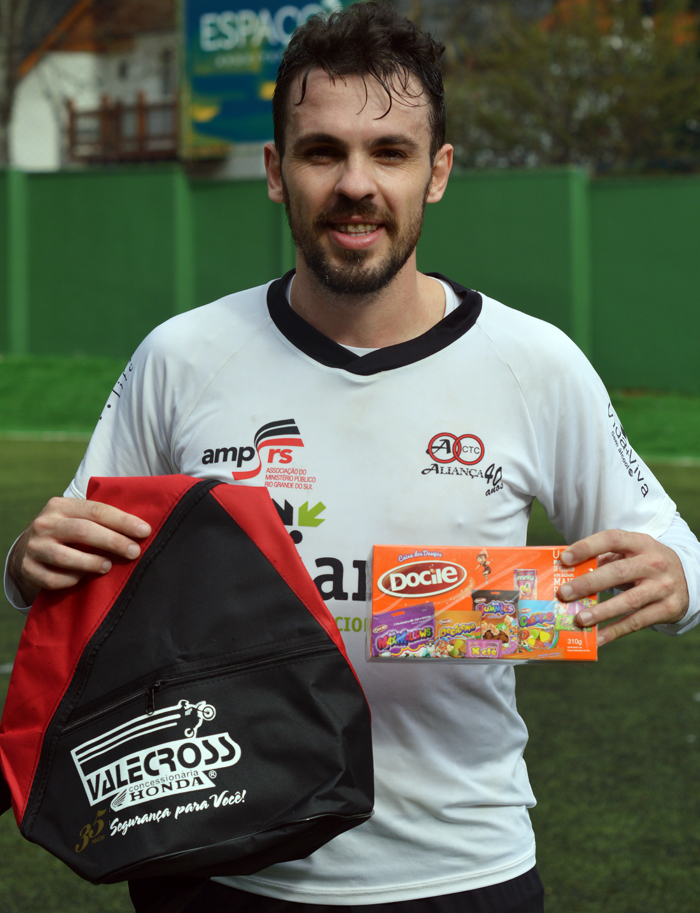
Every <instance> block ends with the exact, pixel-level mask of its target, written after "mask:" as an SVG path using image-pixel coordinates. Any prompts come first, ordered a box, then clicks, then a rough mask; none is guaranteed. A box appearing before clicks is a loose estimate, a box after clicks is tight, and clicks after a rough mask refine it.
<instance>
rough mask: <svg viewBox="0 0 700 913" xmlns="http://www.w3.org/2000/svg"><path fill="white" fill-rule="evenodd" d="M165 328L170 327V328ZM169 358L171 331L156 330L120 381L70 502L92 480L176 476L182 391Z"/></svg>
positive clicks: (69, 492)
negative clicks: (176, 432) (175, 423)
mask: <svg viewBox="0 0 700 913" xmlns="http://www.w3.org/2000/svg"><path fill="white" fill-rule="evenodd" d="M166 327H167V325H166ZM167 355H168V330H167V328H166V329H164V328H161V327H159V328H158V329H156V330H154V331H153V333H151V334H150V335H149V336H148V337H147V338H146V339H145V340H144V341H143V342H142V343H141V345H140V346H139V348H138V349H137V350H136V352H135V353H134V356H133V357H132V358H131V360H130V361H129V363H128V364H127V365H126V367H125V368H124V370H123V371H122V373H121V374H120V376H119V377H118V378H117V379H116V383H115V384H114V386H113V388H112V390H111V392H110V394H109V397H108V398H107V402H106V404H105V407H104V410H103V411H102V415H101V416H100V418H99V421H98V422H97V426H96V427H95V431H94V432H93V435H92V438H91V440H90V444H89V446H88V449H87V451H86V453H85V457H84V458H83V461H82V463H81V464H80V466H79V467H78V471H77V472H76V475H75V478H74V479H73V481H72V482H71V483H70V485H69V487H68V489H67V490H66V492H65V495H66V497H73V498H84V497H85V493H86V491H87V485H88V481H89V479H90V477H91V476H152V475H168V474H170V473H173V472H176V471H177V470H176V467H175V466H174V465H173V460H172V451H171V441H172V430H173V429H172V427H171V425H172V422H173V421H174V417H175V415H176V413H177V408H176V407H177V403H178V400H179V398H180V397H181V394H182V393H183V392H184V391H183V384H182V378H181V377H179V376H178V372H177V370H176V367H177V366H176V365H173V364H172V363H171V360H170V359H169V358H168V357H167Z"/></svg>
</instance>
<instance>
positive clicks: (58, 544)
mask: <svg viewBox="0 0 700 913" xmlns="http://www.w3.org/2000/svg"><path fill="white" fill-rule="evenodd" d="M124 525H126V524H124ZM35 532H36V535H35V536H33V537H32V538H30V540H29V542H28V544H27V550H28V552H29V554H31V555H32V557H34V558H36V559H37V560H38V561H45V562H47V563H48V564H53V565H57V566H59V567H67V566H69V565H67V564H66V561H65V549H64V548H63V546H64V545H66V544H70V545H78V546H80V547H81V548H83V549H88V550H90V551H93V550H100V551H103V552H108V553H109V554H111V555H117V556H119V557H120V558H138V556H139V555H140V554H141V549H140V547H139V545H138V544H137V543H136V542H134V541H133V540H132V539H130V538H128V537H127V536H125V535H122V534H121V533H118V532H115V531H114V530H113V529H112V528H111V527H107V526H100V525H99V524H98V523H97V522H95V521H92V520H84V519H74V518H72V517H63V516H62V517H60V518H57V519H53V520H52V521H51V523H50V524H49V523H48V522H47V523H46V528H44V525H43V524H41V523H40V522H39V521H38V520H37V522H36V523H35ZM78 553H79V552H78V550H77V549H71V554H72V555H75V554H78Z"/></svg>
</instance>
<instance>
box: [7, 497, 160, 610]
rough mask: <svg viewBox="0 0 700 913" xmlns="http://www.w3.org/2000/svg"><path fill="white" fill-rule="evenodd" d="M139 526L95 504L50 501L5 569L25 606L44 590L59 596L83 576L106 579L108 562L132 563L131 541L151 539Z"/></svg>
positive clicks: (133, 546) (134, 546)
mask: <svg viewBox="0 0 700 913" xmlns="http://www.w3.org/2000/svg"><path fill="white" fill-rule="evenodd" d="M150 532H151V528H150V526H149V525H148V524H147V523H144V521H143V520H139V518H138V517H134V516H132V515H131V514H126V513H124V511H122V510H119V509H118V508H116V507H112V506H110V505H109V504H102V503H100V502H99V501H81V500H79V499H77V498H51V500H50V501H49V503H48V504H47V505H46V507H45V508H44V509H43V510H42V512H41V513H40V514H39V516H38V517H37V518H36V520H34V522H33V523H32V524H31V526H29V527H27V529H26V530H25V531H24V532H23V533H22V535H21V536H20V538H19V539H18V540H17V542H16V543H15V545H14V547H13V549H12V552H11V554H10V561H9V565H8V569H9V572H10V576H11V577H12V579H13V580H14V582H15V584H16V585H17V587H18V589H19V591H20V593H21V594H22V597H23V598H24V600H25V602H27V604H30V603H32V602H33V601H34V598H35V597H36V595H37V593H38V592H39V590H40V589H41V588H42V587H45V588H46V589H49V590H60V589H63V588H65V587H69V586H73V585H74V584H76V583H77V582H78V581H79V580H80V579H81V578H82V577H83V576H84V575H85V574H106V573H107V571H109V570H110V568H111V567H112V562H111V560H110V557H109V556H110V555H111V556H117V557H119V558H127V559H132V560H133V559H134V558H138V556H139V555H140V554H141V549H140V547H139V545H138V544H137V542H135V541H134V540H135V539H143V538H144V537H145V536H148V535H150Z"/></svg>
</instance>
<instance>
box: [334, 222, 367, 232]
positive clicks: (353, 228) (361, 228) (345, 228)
mask: <svg viewBox="0 0 700 913" xmlns="http://www.w3.org/2000/svg"><path fill="white" fill-rule="evenodd" d="M376 227H377V226H376V225H364V224H363V223H362V222H360V223H354V224H352V225H336V226H335V228H336V229H337V230H338V231H342V232H344V233H345V234H346V235H368V234H369V233H370V232H372V231H374V230H375V229H376Z"/></svg>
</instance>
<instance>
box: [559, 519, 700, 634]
mask: <svg viewBox="0 0 700 913" xmlns="http://www.w3.org/2000/svg"><path fill="white" fill-rule="evenodd" d="M590 558H597V559H598V567H597V568H595V569H594V570H592V571H589V572H588V573H586V574H581V575H580V576H578V577H576V578H574V579H573V580H571V581H569V582H568V583H566V584H564V585H563V586H562V587H560V589H559V591H558V594H557V595H558V598H559V599H561V600H562V601H564V602H571V601H572V600H576V599H582V598H584V597H586V596H593V595H594V594H595V593H598V592H602V591H604V590H618V591H620V592H618V593H617V595H615V596H614V597H613V598H612V599H608V600H607V601H605V602H600V603H598V604H597V605H593V606H590V607H588V606H587V607H586V608H584V609H583V610H582V611H581V612H579V613H578V614H577V616H576V621H577V623H578V624H579V625H582V626H583V627H588V626H589V625H595V624H597V625H599V628H598V643H599V644H604V643H610V641H612V640H616V639H617V638H618V637H623V636H624V635H626V634H631V633H632V632H633V631H639V630H641V629H642V628H646V627H649V626H650V625H657V624H676V623H677V622H679V621H680V620H681V619H682V618H683V616H684V615H685V613H686V611H687V609H688V587H687V584H686V580H685V575H684V573H683V566H682V564H681V561H680V559H679V557H678V555H677V554H676V552H675V551H673V550H672V549H670V548H668V547H667V546H665V545H663V544H662V543H661V542H659V541H658V540H657V539H654V538H652V537H651V536H647V535H645V534H644V533H630V532H625V531H623V530H619V529H612V530H610V529H609V530H605V531H604V532H601V533H594V534H593V535H591V536H587V537H586V538H585V539H581V540H579V541H578V542H574V544H573V545H570V546H568V547H567V548H566V549H565V551H564V552H563V553H562V555H561V562H562V564H564V565H567V566H570V565H576V564H579V563H580V562H582V561H585V560H588V559H590ZM606 622H607V624H606ZM601 625H604V627H601Z"/></svg>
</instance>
